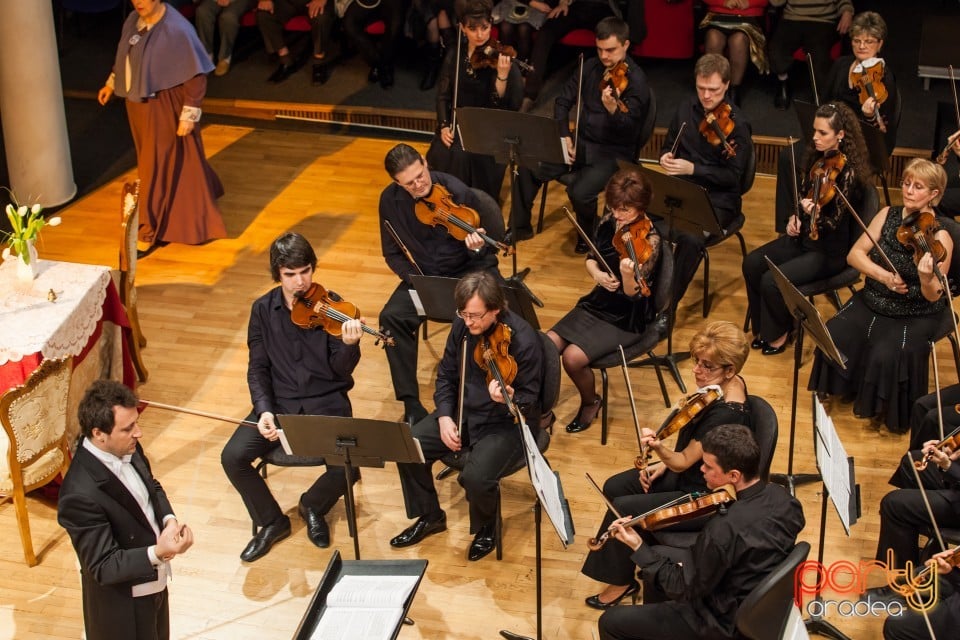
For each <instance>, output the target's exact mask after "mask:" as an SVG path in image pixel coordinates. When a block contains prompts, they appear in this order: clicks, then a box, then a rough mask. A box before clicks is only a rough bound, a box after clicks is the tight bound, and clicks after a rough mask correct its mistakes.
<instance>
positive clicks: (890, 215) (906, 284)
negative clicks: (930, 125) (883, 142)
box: [809, 158, 953, 433]
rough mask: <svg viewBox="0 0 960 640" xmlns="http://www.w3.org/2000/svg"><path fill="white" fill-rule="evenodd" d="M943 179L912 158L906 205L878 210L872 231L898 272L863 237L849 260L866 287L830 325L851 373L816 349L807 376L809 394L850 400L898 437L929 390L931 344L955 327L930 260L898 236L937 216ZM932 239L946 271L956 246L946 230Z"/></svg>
mask: <svg viewBox="0 0 960 640" xmlns="http://www.w3.org/2000/svg"><path fill="white" fill-rule="evenodd" d="M946 182H947V175H946V173H945V172H944V170H943V167H941V166H940V165H938V164H936V163H935V162H932V161H930V160H926V159H922V158H915V159H913V160H911V161H910V163H909V164H908V165H907V167H906V168H905V169H904V171H903V183H902V189H903V206H902V207H885V208H883V209H881V210H880V212H879V213H877V215H876V217H874V219H873V220H872V221H871V222H870V224H869V225H868V227H867V229H868V233H869V234H870V236H871V237H873V238H874V239H875V240H876V242H877V244H878V245H879V246H880V248H881V249H882V250H883V253H884V254H886V256H887V258H888V259H889V260H890V262H891V263H892V265H893V267H894V268H895V269H896V271H891V269H890V267H889V266H888V265H887V263H886V260H884V259H883V258H882V257H881V254H880V252H879V251H878V250H877V249H876V248H874V246H873V243H872V242H871V241H870V239H869V238H868V237H867V236H866V234H864V235H861V236H860V238H859V239H858V240H857V241H856V243H855V244H854V245H853V248H852V249H851V250H850V253H849V255H848V256H847V262H848V263H850V265H851V266H853V267H856V268H857V269H858V270H859V271H860V272H861V273H862V274H863V275H864V277H865V279H866V282H865V284H864V286H863V288H862V289H861V290H860V291H858V292H857V293H856V294H855V295H854V296H853V297H852V298H851V299H850V301H849V302H847V304H845V305H844V306H843V307H842V308H841V309H840V311H838V312H837V315H835V316H834V317H833V318H831V319H830V321H829V322H827V329H829V330H830V335H831V336H832V337H833V341H834V342H835V343H836V345H837V348H838V349H839V350H840V353H842V354H843V355H844V356H845V357H846V358H847V361H846V369H844V370H841V369H839V368H837V367H836V366H835V365H833V364H832V363H831V362H829V361H825V359H824V356H823V354H822V353H821V352H820V350H819V349H818V350H817V351H816V353H815V354H814V361H813V370H812V371H811V373H810V384H809V389H810V390H812V391H819V392H821V393H829V394H833V395H837V396H839V397H841V398H845V399H852V400H853V412H854V414H855V415H857V416H860V417H863V418H871V419H872V420H873V421H874V423H885V424H886V426H887V428H888V429H890V430H891V431H893V432H895V433H903V432H904V431H906V430H907V428H908V426H909V416H910V409H911V407H912V406H913V403H914V402H915V401H916V400H917V398H919V397H920V396H922V395H924V394H925V393H926V392H927V385H928V369H929V368H928V359H929V354H930V347H929V341H930V340H932V339H934V338H935V337H936V336H937V335H938V334H942V332H944V330H945V327H947V326H951V325H950V318H949V315H950V312H951V310H950V309H949V307H948V306H947V305H946V301H945V299H944V292H943V286H942V284H941V282H940V281H939V279H938V277H937V275H936V274H935V269H934V266H935V265H934V258H933V256H932V255H931V254H930V253H923V254H922V256H921V257H920V259H919V261H918V262H916V263H914V250H913V248H912V247H909V246H906V245H904V244H901V243H900V241H899V240H898V239H897V231H898V230H899V228H900V227H901V226H902V225H903V224H904V222H905V221H910V220H912V219H913V217H914V216H918V215H921V214H929V215H931V216H933V215H935V214H934V209H933V207H934V206H935V205H936V204H937V203H938V202H939V200H940V196H941V194H942V193H943V189H944V185H945V184H946ZM932 235H933V238H934V239H936V240H938V241H939V242H940V244H942V245H943V249H944V253H945V255H944V256H943V259H942V261H940V262H939V263H937V264H936V267H937V268H938V269H939V271H940V273H942V274H946V273H947V271H948V270H949V269H950V258H951V256H952V254H953V242H952V241H951V239H950V234H949V233H947V232H946V231H945V230H943V229H940V230H938V231H936V232H935V233H934V234H932Z"/></svg>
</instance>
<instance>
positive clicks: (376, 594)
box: [310, 575, 420, 640]
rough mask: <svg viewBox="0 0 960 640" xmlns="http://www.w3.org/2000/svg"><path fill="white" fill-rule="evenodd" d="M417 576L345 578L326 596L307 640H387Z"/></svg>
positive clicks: (398, 621) (391, 634)
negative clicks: (324, 604)
mask: <svg viewBox="0 0 960 640" xmlns="http://www.w3.org/2000/svg"><path fill="white" fill-rule="evenodd" d="M419 582H420V576H418V575H405V576H382V575H381V576H357V575H345V576H343V577H342V578H340V581H339V582H337V584H336V585H335V586H334V587H333V589H331V590H330V593H329V594H327V607H326V609H325V610H324V613H323V616H322V617H321V618H320V621H319V622H318V623H317V626H316V627H314V629H313V633H311V634H310V640H341V639H342V640H357V639H358V638H363V639H365V640H379V639H382V640H390V638H392V637H393V635H394V630H395V629H396V628H397V625H398V624H399V623H400V621H401V620H402V619H403V615H404V611H405V608H404V603H405V602H406V601H407V599H408V598H409V597H410V594H411V593H412V592H413V590H414V589H415V588H416V586H417V584H418V583H419Z"/></svg>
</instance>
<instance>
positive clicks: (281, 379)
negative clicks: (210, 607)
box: [220, 233, 363, 562]
mask: <svg viewBox="0 0 960 640" xmlns="http://www.w3.org/2000/svg"><path fill="white" fill-rule="evenodd" d="M316 266H317V255H316V253H314V251H313V247H311V246H310V243H309V242H307V239H306V238H304V237H303V236H301V235H300V234H298V233H285V234H283V235H281V236H280V237H278V238H277V239H276V240H274V241H273V244H272V245H271V246H270V273H271V274H272V275H273V280H274V282H277V283H279V285H280V286H278V287H275V288H273V289H272V290H270V291H269V292H267V293H266V294H264V295H263V296H261V297H260V298H258V299H257V300H256V301H255V302H254V303H253V309H252V310H251V312H250V325H249V328H248V331H247V346H248V347H249V349H250V364H249V366H248V367H247V385H248V386H249V387H250V397H251V399H252V400H253V412H252V413H251V414H250V415H249V416H248V417H247V420H248V421H250V422H255V423H256V425H257V426H256V428H253V427H250V426H248V425H240V426H239V427H237V430H236V431H235V432H234V434H233V436H232V437H231V438H230V440H229V442H227V444H226V446H224V448H223V452H222V453H221V456H220V463H221V465H222V466H223V470H224V471H225V472H226V474H227V477H228V478H229V479H230V482H231V484H233V486H234V487H235V488H236V489H237V492H238V493H239V494H240V497H241V498H243V503H244V505H246V507H247V511H248V512H249V513H250V518H251V519H252V520H253V522H254V524H255V525H256V526H258V527H260V530H259V531H258V533H257V534H256V535H255V536H254V537H253V539H252V540H250V542H249V543H248V544H247V546H246V548H245V549H244V550H243V553H241V554H240V558H241V559H242V560H243V561H245V562H253V561H254V560H257V559H258V558H261V557H263V556H264V555H266V554H267V552H268V551H270V547H272V546H273V545H274V543H276V542H278V541H280V540H282V539H284V538H286V537H287V536H289V535H290V518H288V517H287V516H286V515H285V514H284V513H283V511H282V510H281V509H280V505H278V504H277V501H276V499H275V498H274V497H273V495H272V494H271V493H270V489H269V487H267V483H266V481H265V480H264V479H263V478H262V477H261V476H260V474H259V473H258V472H257V471H256V470H255V469H254V467H253V461H254V460H256V459H257V458H260V457H262V456H263V455H265V454H266V453H267V452H269V451H271V450H272V449H275V448H277V447H279V446H280V440H279V434H278V433H277V426H278V425H277V423H276V420H275V416H276V414H280V413H285V414H315V415H326V416H347V417H349V416H350V415H352V409H351V407H350V398H349V397H347V392H348V391H350V389H352V388H353V370H354V368H355V367H356V366H357V363H358V362H360V346H359V345H360V338H361V336H362V335H363V329H362V327H361V322H362V320H349V321H347V322H344V323H343V325H342V328H341V335H340V336H339V337H334V336H332V335H330V334H329V333H327V332H326V331H325V330H324V329H323V328H322V327H319V328H315V329H308V328H303V327H300V326H298V325H296V324H294V322H293V320H292V319H291V310H292V309H293V307H294V305H295V304H300V303H298V302H296V300H297V297H298V296H303V295H306V293H307V291H308V290H309V289H310V287H311V285H312V284H313V274H314V269H315V268H316ZM358 479H359V478H356V477H355V478H354V481H356V480H358ZM346 489H347V481H346V475H345V473H344V469H343V467H340V466H334V465H327V471H326V473H324V474H323V475H322V476H320V477H319V478H317V480H316V482H314V483H313V486H311V487H310V488H309V489H308V490H307V491H306V493H304V494H303V495H302V496H300V505H299V511H300V516H301V517H302V518H303V519H304V521H305V522H306V524H307V527H306V528H307V537H308V538H310V541H311V542H312V543H313V544H315V545H316V546H318V547H328V546H330V530H329V529H328V528H327V523H326V522H325V521H324V519H323V516H324V515H325V514H326V513H327V511H329V510H330V509H331V508H332V507H333V505H335V504H336V503H337V500H339V499H340V496H342V495H343V494H344V493H345V492H346Z"/></svg>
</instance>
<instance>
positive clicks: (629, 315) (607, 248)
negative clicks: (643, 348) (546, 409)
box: [547, 168, 660, 433]
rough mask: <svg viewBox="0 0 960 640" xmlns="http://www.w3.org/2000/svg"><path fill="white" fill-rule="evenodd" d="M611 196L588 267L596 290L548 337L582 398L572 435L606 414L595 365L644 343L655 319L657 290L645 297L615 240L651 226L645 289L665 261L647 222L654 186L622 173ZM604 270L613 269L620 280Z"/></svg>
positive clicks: (643, 269)
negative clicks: (645, 332) (602, 411)
mask: <svg viewBox="0 0 960 640" xmlns="http://www.w3.org/2000/svg"><path fill="white" fill-rule="evenodd" d="M605 194H606V202H607V214H606V215H605V216H604V217H603V218H602V219H601V220H600V223H599V225H598V227H597V232H596V236H595V238H594V246H595V247H596V248H597V250H598V251H600V256H599V257H598V256H596V255H594V254H592V253H590V254H588V255H587V258H586V262H585V266H586V269H587V273H589V274H590V277H592V278H593V280H594V282H595V283H596V286H595V287H594V288H593V290H591V291H590V293H588V294H587V295H585V296H584V297H582V298H580V300H579V301H578V302H577V305H576V306H575V307H574V308H573V309H572V310H571V311H570V312H569V313H568V314H567V315H565V316H564V317H563V318H561V319H560V321H559V322H558V323H557V324H556V325H554V326H553V328H552V329H550V331H548V332H547V336H548V337H549V338H550V339H551V340H553V343H554V344H555V345H557V350H558V351H559V352H560V358H561V362H562V363H563V368H564V370H565V371H566V372H567V375H569V376H570V379H571V380H572V381H573V384H574V385H575V386H576V387H577V391H579V392H580V410H579V411H578V412H577V415H576V417H574V419H573V421H571V422H570V424H568V425H567V431H568V432H570V433H577V432H578V431H583V430H584V429H586V428H587V427H589V426H590V423H591V422H593V420H594V418H596V417H597V413H598V412H599V411H600V404H601V398H600V396H599V394H597V392H596V386H595V380H594V375H593V369H591V368H590V363H591V362H592V361H594V360H595V359H597V358H599V357H600V356H603V355H606V354H608V353H611V352H613V351H616V349H617V345H623V346H624V347H626V346H629V345H631V344H633V343H635V342H636V341H638V340H639V339H640V338H641V334H642V333H643V330H644V328H646V325H647V324H648V323H649V322H650V321H651V320H653V316H654V313H655V309H654V308H653V295H652V290H651V291H649V293H650V295H646V296H644V295H642V292H641V287H640V283H638V282H637V280H636V274H635V272H634V262H633V260H631V259H630V258H629V257H625V256H620V255H619V254H618V253H617V249H616V248H615V247H614V236H615V235H617V234H622V233H623V232H624V231H626V230H627V229H630V228H632V227H633V225H646V226H647V227H648V228H649V229H648V231H649V233H648V235H647V243H648V245H649V248H650V256H649V258H647V259H646V261H645V262H644V263H643V264H641V265H639V271H640V275H641V277H642V279H643V281H644V283H650V281H651V280H653V277H654V272H655V269H656V267H657V265H658V264H659V258H660V236H659V234H658V233H657V230H656V229H655V228H654V227H653V225H652V223H651V222H650V220H649V219H648V218H647V216H646V210H647V205H649V204H650V196H651V187H650V182H649V181H647V179H646V178H645V177H644V176H643V174H642V173H641V172H640V171H639V170H638V169H635V168H628V169H621V170H620V171H618V172H617V173H615V174H614V175H613V176H612V177H611V178H610V180H609V181H608V182H607V187H606V192H605ZM638 257H639V256H638ZM601 264H606V265H607V266H609V267H610V268H611V269H613V270H614V274H610V273H608V272H607V271H606V270H605V269H604V268H603V267H601ZM648 289H649V285H648Z"/></svg>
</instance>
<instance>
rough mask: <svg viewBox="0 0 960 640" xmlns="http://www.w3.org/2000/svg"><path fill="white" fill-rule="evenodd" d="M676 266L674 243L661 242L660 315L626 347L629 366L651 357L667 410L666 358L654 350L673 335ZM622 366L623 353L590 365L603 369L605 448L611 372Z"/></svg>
mask: <svg viewBox="0 0 960 640" xmlns="http://www.w3.org/2000/svg"><path fill="white" fill-rule="evenodd" d="M673 267H674V264H673V250H672V248H671V246H670V243H669V242H661V243H660V266H659V272H658V273H657V278H656V281H655V283H654V287H653V297H654V306H655V307H656V310H657V315H656V317H655V318H654V320H653V322H651V323H650V324H649V325H648V326H647V328H646V330H645V331H644V332H643V334H642V335H641V338H640V339H639V340H638V341H637V342H635V343H633V344H631V345H629V346H627V347H624V348H623V353H624V355H625V356H626V359H627V366H628V367H637V366H641V365H640V363H633V360H635V359H636V358H638V357H640V356H642V355H644V354H646V355H647V356H648V359H647V360H645V361H644V363H643V366H646V365H647V364H650V365H653V369H654V371H656V373H657V381H658V382H659V383H660V393H662V394H663V403H664V405H665V406H667V407H669V406H670V396H669V395H668V394H667V387H666V385H665V384H664V382H663V373H662V372H661V371H660V364H661V362H662V360H663V358H661V357H659V356H656V355H654V353H653V349H654V348H655V347H656V346H657V345H658V344H660V342H661V341H662V340H665V339H666V337H667V333H668V332H669V327H670V323H669V314H670V308H671V306H672V304H673V295H672V294H673ZM619 366H621V361H620V351H619V350H616V351H612V352H611V353H608V354H606V355H603V356H601V357H599V358H597V359H596V360H594V361H593V362H591V363H590V368H591V369H599V370H600V380H601V381H602V383H601V384H602V390H601V392H600V394H601V395H600V398H601V401H600V444H603V445H605V444H607V425H608V415H607V402H608V401H607V398H608V397H609V387H610V385H609V379H608V376H607V369H610V368H613V367H619ZM678 383H679V381H678Z"/></svg>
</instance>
